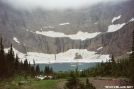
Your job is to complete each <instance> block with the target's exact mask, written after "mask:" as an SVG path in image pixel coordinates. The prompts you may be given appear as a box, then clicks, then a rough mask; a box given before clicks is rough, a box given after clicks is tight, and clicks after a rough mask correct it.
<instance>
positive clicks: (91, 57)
mask: <svg viewBox="0 0 134 89" xmlns="http://www.w3.org/2000/svg"><path fill="white" fill-rule="evenodd" d="M4 50H5V53H7V52H8V50H9V48H6V49H4ZM13 50H14V53H15V54H18V56H19V58H20V60H22V61H24V60H25V59H28V61H30V63H33V59H34V60H35V62H36V63H63V62H102V60H103V61H104V62H105V61H106V60H108V59H110V57H109V55H108V54H105V55H100V54H96V52H95V51H88V50H87V49H69V50H68V51H66V52H63V53H58V54H45V53H37V52H27V54H24V53H21V52H19V51H17V50H16V49H15V48H13ZM76 53H78V54H79V55H81V56H82V59H74V58H75V55H76Z"/></svg>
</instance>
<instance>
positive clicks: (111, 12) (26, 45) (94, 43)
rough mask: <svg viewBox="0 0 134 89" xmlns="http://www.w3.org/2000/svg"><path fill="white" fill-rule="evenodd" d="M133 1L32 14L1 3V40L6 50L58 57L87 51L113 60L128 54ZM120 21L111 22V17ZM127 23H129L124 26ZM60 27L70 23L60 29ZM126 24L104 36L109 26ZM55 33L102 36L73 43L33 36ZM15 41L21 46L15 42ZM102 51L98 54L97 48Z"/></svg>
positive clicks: (63, 38) (59, 38)
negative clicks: (60, 53)
mask: <svg viewBox="0 0 134 89" xmlns="http://www.w3.org/2000/svg"><path fill="white" fill-rule="evenodd" d="M133 8H134V1H133V0H128V1H125V2H120V3H116V2H114V1H113V2H112V3H111V2H110V3H109V2H107V3H106V2H105V3H99V4H96V5H94V6H89V7H84V8H81V9H77V10H73V9H66V10H43V9H36V10H34V11H27V10H19V9H18V10H17V9H13V8H12V7H11V6H10V5H7V4H4V3H2V2H0V36H2V37H3V41H4V45H5V47H9V46H10V44H11V43H12V44H13V46H14V47H15V48H16V49H17V50H19V51H21V52H23V53H26V52H42V53H49V54H51V53H54V54H56V53H59V52H65V51H67V50H68V49H88V50H91V51H94V50H95V51H97V52H98V53H100V54H114V55H115V56H116V57H117V56H121V55H124V54H126V53H127V52H129V51H130V46H131V42H132V38H131V37H132V34H131V33H132V31H133V30H134V29H133V28H134V22H129V20H130V19H131V18H133V17H134V10H133ZM119 15H121V18H120V19H118V20H115V21H114V22H113V23H112V22H111V21H112V19H113V18H114V17H117V16H119ZM127 22H129V23H127ZM62 23H69V24H66V25H63V26H62V25H60V24H62ZM122 23H127V24H126V25H125V26H124V27H123V28H121V29H120V30H118V31H115V32H107V30H108V26H109V25H111V24H122ZM48 30H51V31H55V32H62V33H65V34H76V33H77V32H78V31H82V32H90V33H92V32H101V34H99V35H98V36H96V37H95V38H92V39H87V40H84V41H81V40H72V39H70V38H67V37H57V38H52V37H47V36H43V35H39V34H36V33H35V32H36V31H48ZM14 37H16V38H17V40H18V41H19V42H20V43H17V42H15V41H14V39H13V38H14ZM99 47H103V48H102V49H101V50H97V48H99Z"/></svg>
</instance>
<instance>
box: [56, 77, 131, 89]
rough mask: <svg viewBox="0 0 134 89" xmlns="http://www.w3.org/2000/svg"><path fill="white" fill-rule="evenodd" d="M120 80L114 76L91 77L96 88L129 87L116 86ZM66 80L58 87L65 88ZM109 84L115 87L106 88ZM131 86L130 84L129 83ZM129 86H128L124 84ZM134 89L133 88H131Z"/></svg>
mask: <svg viewBox="0 0 134 89" xmlns="http://www.w3.org/2000/svg"><path fill="white" fill-rule="evenodd" d="M118 80H119V79H114V78H102V79H95V78H90V79H89V81H90V83H92V84H93V86H95V87H96V89H128V88H114V87H116V86H117V85H118ZM65 82H66V81H63V82H60V83H59V84H58V85H57V87H59V88H60V89H64V84H65ZM107 86H110V87H113V88H106V87H107ZM123 86H124V85H122V87H123ZM128 86H129V85H128ZM124 87H127V86H124ZM129 89H133V88H129Z"/></svg>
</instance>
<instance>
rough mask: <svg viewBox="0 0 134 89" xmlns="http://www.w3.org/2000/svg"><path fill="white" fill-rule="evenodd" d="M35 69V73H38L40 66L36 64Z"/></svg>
mask: <svg viewBox="0 0 134 89" xmlns="http://www.w3.org/2000/svg"><path fill="white" fill-rule="evenodd" d="M35 70H36V75H37V74H39V73H40V67H39V65H37V66H36V69H35Z"/></svg>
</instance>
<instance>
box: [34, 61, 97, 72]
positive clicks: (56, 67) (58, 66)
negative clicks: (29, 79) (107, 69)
mask: <svg viewBox="0 0 134 89" xmlns="http://www.w3.org/2000/svg"><path fill="white" fill-rule="evenodd" d="M98 63H99V62H93V63H50V64H45V63H42V64H39V67H40V70H44V68H45V66H49V67H52V68H53V71H55V72H58V71H68V70H75V69H76V67H78V70H79V71H81V70H83V69H87V68H90V67H93V66H96V65H97V64H98ZM36 65H37V64H36Z"/></svg>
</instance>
